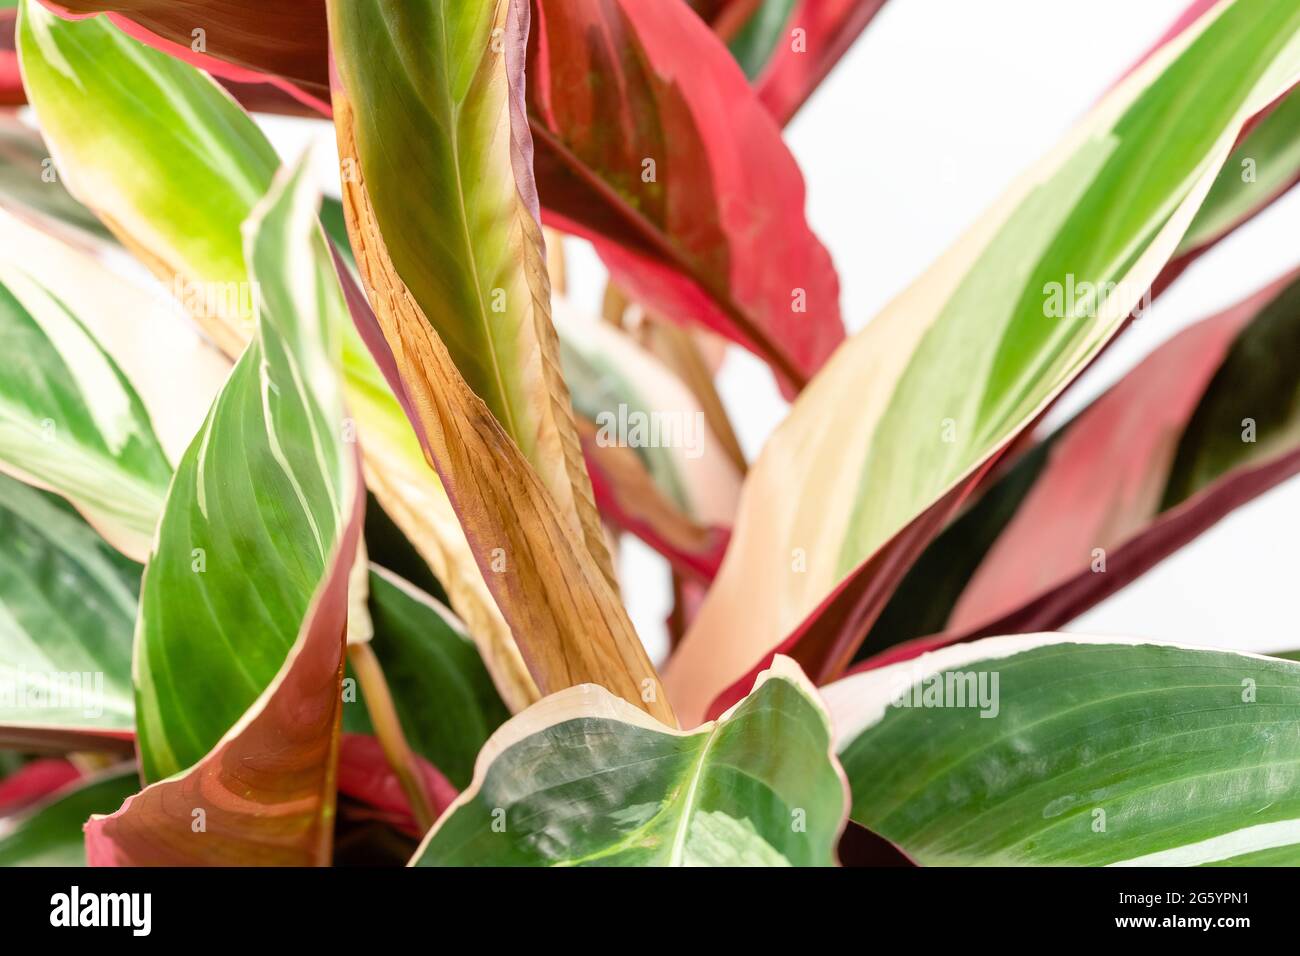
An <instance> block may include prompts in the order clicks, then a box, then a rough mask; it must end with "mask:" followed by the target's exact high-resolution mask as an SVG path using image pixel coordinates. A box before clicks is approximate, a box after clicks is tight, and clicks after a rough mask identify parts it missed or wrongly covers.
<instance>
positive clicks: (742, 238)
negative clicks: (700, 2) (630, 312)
mask: <svg viewBox="0 0 1300 956" xmlns="http://www.w3.org/2000/svg"><path fill="white" fill-rule="evenodd" d="M536 10H537V13H538V15H537V22H536V23H535V24H534V28H533V31H532V36H531V38H530V50H529V68H528V78H529V82H528V104H529V117H530V120H531V126H532V129H533V136H534V140H535V142H536V146H537V152H536V157H535V159H536V164H537V178H538V183H539V188H540V191H541V196H542V203H543V206H544V207H545V209H546V211H547V213H548V218H550V219H551V220H552V221H553V222H554V224H555V225H557V226H558V227H560V228H562V229H564V230H566V231H569V232H576V233H578V234H580V235H583V236H585V237H587V238H589V239H591V240H592V241H593V243H594V244H595V246H596V250H597V252H599V253H600V255H601V258H602V259H603V260H604V261H605V264H606V265H607V266H608V267H609V269H610V271H611V273H612V274H613V276H614V278H615V280H616V281H617V282H618V284H619V285H620V286H621V287H623V288H624V289H626V290H628V291H629V292H630V293H632V294H633V295H634V296H635V297H636V298H638V299H639V300H641V301H642V302H644V303H646V304H647V305H650V306H652V307H653V308H654V309H655V311H657V312H659V313H662V314H663V315H665V316H667V317H669V318H671V319H673V320H674V321H682V322H685V321H694V322H698V323H702V324H703V325H705V326H707V327H708V328H711V329H713V330H715V331H717V332H720V333H721V334H723V335H725V336H727V337H728V338H730V339H732V340H733V341H735V342H738V343H740V344H741V345H744V346H745V347H746V348H749V349H750V350H751V351H753V352H754V353H755V354H757V355H758V356H760V357H761V358H763V359H764V360H766V361H767V362H768V363H769V364H770V365H771V366H772V367H773V369H774V370H775V371H776V372H777V374H778V375H779V377H780V378H781V380H782V382H783V383H784V384H785V385H786V386H787V387H788V388H793V389H794V390H797V389H798V388H800V387H802V385H803V384H804V383H805V382H806V381H807V380H808V378H809V377H810V376H811V375H812V374H813V373H814V372H816V371H817V369H818V368H820V367H821V365H822V363H823V362H825V360H826V358H827V357H828V356H829V355H830V353H831V352H832V351H833V350H834V348H835V347H836V346H837V345H838V344H839V343H840V341H841V340H842V339H843V337H844V329H843V325H842V323H841V320H840V311H839V280H838V278H837V276H836V274H835V270H834V268H833V266H832V265H831V261H830V257H829V255H828V254H827V252H826V250H825V249H824V248H823V247H822V245H821V243H820V242H819V241H818V240H817V238H816V237H815V236H814V235H813V234H812V232H811V230H810V229H809V228H808V224H807V221H806V219H805V218H804V187H803V179H802V177H801V176H800V174H799V169H798V167H797V165H796V164H795V162H794V159H793V157H791V155H790V153H789V151H788V150H787V149H786V147H785V145H784V144H783V143H782V141H781V135H780V131H779V129H778V128H777V126H776V125H775V123H773V122H772V120H771V118H770V117H769V116H767V115H766V114H765V111H764V108H763V106H762V104H761V103H759V101H758V99H757V97H756V96H755V95H754V93H753V91H752V90H750V89H749V87H748V85H747V83H746V82H745V77H744V74H743V73H742V72H741V71H740V69H738V67H737V65H736V63H735V61H734V60H733V59H732V58H731V56H730V55H729V54H728V53H727V50H726V48H725V47H724V46H723V45H722V43H721V42H719V40H718V38H717V37H716V36H714V35H713V34H712V33H711V32H710V31H709V30H708V29H707V28H706V27H705V25H704V24H703V23H701V22H700V21H699V19H698V18H696V17H695V16H694V15H693V14H692V13H691V11H690V10H689V9H687V7H686V5H685V4H682V3H669V4H645V3H639V2H636V0H563V2H545V0H544V2H539V3H537V4H536ZM593 77H599V78H600V80H599V82H593V81H592V78H593Z"/></svg>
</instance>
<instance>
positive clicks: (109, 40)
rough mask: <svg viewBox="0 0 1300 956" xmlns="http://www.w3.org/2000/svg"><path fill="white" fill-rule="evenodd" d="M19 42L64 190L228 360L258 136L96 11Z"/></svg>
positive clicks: (380, 388) (380, 412)
mask: <svg viewBox="0 0 1300 956" xmlns="http://www.w3.org/2000/svg"><path fill="white" fill-rule="evenodd" d="M304 9H305V8H304ZM20 41H21V46H22V62H23V70H24V78H25V81H26V84H27V90H28V94H29V96H30V97H31V100H32V105H33V107H34V109H35V110H36V113H37V115H38V117H39V119H40V122H41V128H42V130H43V132H44V135H45V138H46V141H47V142H48V143H49V144H50V146H51V150H52V151H53V152H54V153H55V155H56V157H57V159H58V163H57V168H58V169H59V171H60V175H61V176H63V177H64V178H65V181H66V184H67V185H68V186H69V188H70V189H71V190H72V192H73V194H74V195H75V196H76V197H77V198H78V199H79V200H81V201H82V202H84V203H85V204H86V205H88V206H89V207H90V208H91V209H93V210H94V211H95V212H96V214H97V215H98V216H99V217H100V218H101V219H102V220H103V221H104V222H105V223H106V224H108V225H109V226H110V227H111V228H112V229H113V231H114V233H115V234H116V235H117V236H118V237H119V238H120V239H121V240H122V241H123V243H124V244H126V245H127V246H128V247H129V248H131V249H133V250H134V251H135V252H136V253H137V254H138V255H139V257H140V258H141V260H142V261H143V262H144V263H145V264H146V265H147V266H149V267H150V268H151V269H152V270H153V271H154V273H155V274H156V275H157V276H158V277H159V279H160V280H161V281H162V282H163V283H164V284H165V285H167V286H168V288H169V289H171V290H172V292H173V293H174V294H175V296H176V297H177V298H178V299H179V300H180V301H181V303H182V305H183V306H184V307H185V308H186V309H187V310H188V311H189V312H190V313H191V314H192V315H194V317H195V318H196V319H197V320H198V321H199V322H200V323H201V324H202V325H203V327H204V328H205V330H206V331H207V332H208V334H209V335H210V337H211V338H212V339H213V340H214V341H216V342H217V343H219V344H220V345H221V347H222V348H223V350H224V351H225V352H226V354H227V355H229V356H231V357H232V358H234V357H237V356H238V355H239V354H240V353H241V352H242V350H243V348H244V345H245V343H246V342H247V341H248V338H249V335H250V334H251V331H252V318H253V307H254V305H255V297H256V295H257V292H258V290H257V289H256V287H255V286H254V285H253V284H252V282H251V280H250V277H249V274H248V269H247V266H246V265H245V263H244V257H243V247H242V239H241V236H240V226H241V224H242V223H243V221H244V220H245V219H246V218H247V217H248V215H249V214H250V213H251V212H252V209H253V205H254V203H256V202H257V201H258V200H259V199H260V198H261V197H262V196H263V195H264V194H265V193H266V191H267V190H268V189H269V187H270V184H271V179H272V177H273V175H274V173H275V169H276V166H277V164H278V160H277V158H276V156H275V152H274V150H273V149H272V147H271V145H270V143H269V142H268V141H267V139H266V137H265V136H264V135H263V134H262V132H261V131H260V130H259V129H258V127H257V125H256V124H255V123H254V122H253V121H252V119H251V118H249V117H248V115H247V114H245V113H244V112H242V111H241V110H240V109H239V108H238V107H237V106H235V105H234V104H233V103H231V101H230V99H229V97H228V96H227V95H226V94H225V93H223V92H222V91H221V90H220V89H218V88H217V87H216V85H215V84H213V83H212V82H211V81H210V80H209V79H208V78H207V77H205V76H204V75H203V74H202V73H200V72H199V71H198V70H197V69H195V68H194V67H191V66H189V65H187V64H185V63H182V62H180V61H178V60H174V59H172V58H170V57H168V56H167V55H165V54H163V53H159V52H157V51H156V50H152V49H149V48H148V47H146V46H143V45H141V44H139V43H137V42H135V41H134V40H132V39H130V38H128V37H125V36H124V35H122V34H121V33H120V31H118V30H117V29H115V28H114V27H113V26H112V25H111V24H110V23H109V22H107V21H106V20H105V18H103V17H99V18H94V19H90V20H80V21H64V20H60V19H58V18H56V17H54V16H53V15H51V14H49V13H48V12H46V11H45V10H44V9H43V8H41V7H39V6H37V5H35V4H33V3H31V2H30V0H25V2H24V6H23V25H22V31H21V35H20ZM324 55H325V53H324V50H323V49H322V52H321V56H322V61H323V58H324ZM142 102H144V103H147V104H148V108H147V109H142V108H141V107H140V104H141V103H142ZM180 224H185V225H184V228H181V225H180ZM195 224H201V226H202V227H201V228H196V227H195ZM322 281H323V280H322ZM343 349H344V375H345V386H346V389H347V399H348V404H349V407H350V408H351V409H352V413H353V414H354V415H355V416H356V422H357V430H358V431H359V432H360V438H361V440H362V444H363V448H364V453H365V459H366V476H367V481H368V483H369V485H370V487H371V489H372V490H373V491H374V493H375V495H376V496H377V497H378V498H379V500H380V501H381V503H382V504H383V506H384V508H385V510H387V511H388V513H389V514H390V515H392V517H393V518H394V520H395V521H396V522H397V523H398V524H399V526H400V527H401V528H402V530H403V531H404V532H405V533H406V534H407V536H408V537H409V538H410V539H411V541H412V542H414V543H415V545H416V546H417V547H418V548H419V549H420V553H421V554H422V555H423V556H424V558H425V560H427V561H428V562H429V564H430V566H431V567H432V568H433V569H434V572H435V573H436V574H437V575H438V578H439V580H441V581H442V582H443V583H444V585H445V586H446V587H447V589H448V592H449V596H450V599H451V602H452V606H453V607H454V608H455V609H456V611H457V613H458V614H459V615H460V616H461V618H462V619H464V620H465V621H466V622H467V623H468V625H469V627H470V630H471V633H472V634H473V636H474V639H475V641H476V642H477V643H478V644H479V647H480V650H481V651H482V653H483V656H484V660H485V661H486V663H487V665H488V668H489V670H490V671H491V672H492V675H493V678H494V680H495V681H496V682H497V686H498V687H499V688H500V689H501V692H502V695H503V696H504V698H505V699H506V700H507V702H508V703H509V704H510V705H511V707H512V708H516V709H519V708H522V707H525V706H527V705H528V703H529V702H531V701H532V700H535V699H536V697H537V689H536V686H535V685H534V684H533V682H532V679H531V678H530V677H529V675H528V671H527V669H526V668H525V667H524V664H523V661H522V659H521V658H520V655H519V651H518V649H517V648H516V647H515V645H514V643H513V641H512V639H511V635H510V630H509V628H508V627H507V626H506V623H505V621H504V619H503V618H502V617H501V614H500V612H499V611H498V610H497V608H496V605H495V602H494V600H493V598H492V596H491V594H490V593H489V591H488V589H487V586H486V584H485V583H484V581H483V576H482V574H481V573H480V571H479V569H478V567H477V565H476V563H475V560H474V556H473V553H472V552H471V551H470V549H469V545H468V543H467V542H466V540H465V536H464V533H463V532H462V531H461V529H460V525H459V523H458V521H457V519H456V516H455V514H454V512H453V511H452V509H451V506H450V503H449V502H448V501H447V498H446V495H445V494H444V493H443V491H442V489H441V487H439V485H438V481H437V478H436V476H435V475H433V474H432V473H431V472H430V471H429V468H428V466H427V465H426V464H425V461H424V456H423V453H422V451H421V448H420V445H419V442H418V441H417V440H416V438H415V436H414V435H413V434H412V432H411V428H410V425H409V424H408V422H407V420H406V416H405V414H404V412H403V409H402V406H401V404H400V403H399V401H398V400H397V398H396V397H395V396H394V394H393V392H392V391H391V390H390V389H389V386H388V384H387V383H386V382H385V378H384V376H383V375H382V374H381V373H380V371H379V369H378V368H377V367H376V365H375V363H374V361H373V359H372V358H371V356H370V354H369V351H368V350H367V348H366V346H365V345H364V344H363V343H362V341H361V340H360V338H359V337H358V335H357V334H356V331H355V330H354V329H352V328H350V327H349V328H348V329H347V330H345V332H344V342H343ZM186 443H188V439H187V440H186Z"/></svg>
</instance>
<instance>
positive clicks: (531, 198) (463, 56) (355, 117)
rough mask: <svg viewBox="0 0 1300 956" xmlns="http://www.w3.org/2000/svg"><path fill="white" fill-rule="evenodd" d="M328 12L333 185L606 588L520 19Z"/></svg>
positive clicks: (375, 8) (605, 560)
mask: <svg viewBox="0 0 1300 956" xmlns="http://www.w3.org/2000/svg"><path fill="white" fill-rule="evenodd" d="M329 9H330V16H331V28H332V29H331V36H332V37H333V41H334V51H335V58H336V64H337V67H338V73H339V78H340V82H341V84H342V85H343V89H345V90H346V93H343V92H336V94H335V95H336V97H337V99H338V100H339V101H340V102H337V103H336V109H337V110H338V112H339V114H340V129H341V130H343V129H344V127H346V133H347V136H348V137H350V138H349V139H345V138H344V136H343V135H342V133H341V135H340V149H339V155H340V156H342V157H343V164H344V179H345V180H346V179H349V178H351V177H352V173H351V170H350V166H352V165H356V166H358V167H359V170H358V172H357V174H356V175H358V176H364V178H365V183H366V191H367V198H368V201H369V204H370V206H371V208H372V210H373V215H374V225H375V228H377V229H378V230H379V232H380V233H381V234H382V242H383V244H384V247H385V249H386V250H387V254H388V256H389V258H390V259H391V260H392V264H393V268H394V269H395V271H396V273H397V277H398V278H399V279H400V281H401V282H402V284H403V286H404V287H405V290H406V292H407V293H408V294H409V295H410V297H411V299H412V300H413V301H412V304H413V305H414V306H415V308H416V309H417V310H418V312H419V314H420V315H421V316H422V317H423V319H424V321H425V322H426V323H427V324H428V325H429V326H430V327H431V328H432V330H433V332H434V333H435V334H436V335H437V336H438V337H439V338H440V339H441V340H442V342H443V343H444V344H445V345H446V347H447V351H448V354H449V355H450V356H451V358H452V361H453V362H455V364H456V367H457V369H458V370H459V372H460V374H461V376H462V377H463V378H464V379H465V383H466V384H467V385H468V386H469V387H470V389H472V390H473V392H474V394H475V395H477V396H478V397H479V398H480V399H482V400H483V402H484V403H485V404H486V405H487V407H488V408H489V409H490V410H491V411H492V414H493V415H494V416H496V419H497V421H499V422H500V423H501V426H502V428H503V429H504V430H505V432H506V434H508V435H509V436H510V437H511V438H512V439H513V440H514V442H515V444H516V445H518V446H519V450H520V451H521V452H523V454H524V457H525V458H527V459H528V461H529V462H530V463H531V464H532V466H533V468H534V469H535V470H536V471H537V473H538V475H539V476H540V477H541V479H542V483H543V484H544V485H545V486H546V489H547V490H548V491H549V492H550V494H551V496H552V497H553V498H554V499H555V502H556V504H557V505H558V506H559V508H560V510H561V513H563V514H565V515H566V516H567V517H569V519H570V521H571V522H572V524H573V526H574V528H575V530H576V531H577V532H578V533H579V534H580V535H582V537H583V538H584V540H585V541H586V544H587V547H588V550H590V551H591V554H592V558H593V559H594V560H595V561H596V563H597V564H598V565H599V566H600V567H601V569H602V570H603V571H604V572H605V574H606V577H607V578H608V579H609V581H610V583H611V585H614V584H615V579H614V572H613V566H612V564H611V563H610V559H609V555H608V553H607V550H606V547H605V540H604V535H603V532H602V530H601V527H600V521H599V518H598V516H597V513H596V507H595V504H594V502H593V501H592V497H591V484H590V481H589V480H588V478H587V473H586V471H585V469H584V468H583V465H582V452H581V448H580V446H579V442H578V437H577V432H576V429H575V427H574V424H573V413H572V410H571V408H570V405H569V394H568V390H567V388H566V387H565V384H564V379H563V377H562V375H561V374H560V365H559V353H558V346H557V344H556V340H555V330H554V328H553V327H552V325H551V317H550V284H549V280H548V278H547V273H546V258H545V251H544V244H543V239H542V231H541V224H540V222H539V221H538V218H537V215H538V213H537V193H536V186H535V185H534V183H533V178H532V168H531V165H532V164H531V162H530V160H531V151H532V150H531V143H530V141H529V137H528V131H527V126H526V121H525V120H524V118H523V116H522V113H521V111H522V102H521V100H522V95H523V93H522V82H523V76H522V72H521V71H522V69H523V60H522V48H521V49H519V50H517V51H515V52H514V54H513V55H512V54H511V52H510V51H508V50H507V49H506V47H507V45H508V44H516V45H521V44H522V42H523V33H524V32H526V31H527V12H526V7H523V6H520V4H519V2H515V3H502V4H497V5H495V6H488V5H483V4H477V5H475V4H443V3H440V2H431V0H417V2H413V3H408V4H404V5H401V6H394V5H392V4H384V3H377V2H374V0H363V2H356V3H351V2H349V3H342V4H330V5H329ZM512 9H517V10H519V11H523V12H522V13H514V14H512V13H511V10H512ZM511 16H516V17H522V19H521V20H519V22H518V23H517V24H516V23H514V22H510V21H509V19H508V18H509V17H511ZM516 31H518V35H515V34H516ZM412 197H417V198H416V199H415V200H414V201H413V198H412ZM345 208H346V206H345ZM350 229H351V231H352V233H353V236H354V241H353V245H354V247H356V248H360V249H361V250H362V256H361V258H362V260H363V262H362V263H361V266H362V271H363V274H366V275H367V278H369V279H371V280H372V284H374V285H375V286H376V288H377V289H379V291H380V292H388V291H389V290H388V289H387V288H386V287H382V286H379V284H378V283H377V282H375V281H374V280H375V279H377V278H378V277H376V276H373V275H372V274H371V270H370V269H369V264H368V263H366V262H364V259H365V253H366V250H367V249H368V248H369V245H370V243H371V242H373V239H371V237H361V238H357V236H356V232H357V226H356V223H355V220H353V221H352V222H351V223H350ZM430 242H433V243H435V244H436V246H437V248H436V251H435V252H434V254H430V250H429V243H430Z"/></svg>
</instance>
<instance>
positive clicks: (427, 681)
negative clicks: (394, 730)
mask: <svg viewBox="0 0 1300 956" xmlns="http://www.w3.org/2000/svg"><path fill="white" fill-rule="evenodd" d="M370 616H371V619H372V621H373V622H374V628H375V633H374V637H372V638H371V641H370V646H371V647H372V648H373V649H374V652H375V654H376V656H378V658H379V660H380V663H381V664H382V665H383V668H384V677H385V678H386V679H387V681H388V688H389V690H390V691H391V692H392V695H393V702H394V704H395V705H396V707H397V716H398V718H399V720H400V721H401V724H402V730H403V732H404V733H405V734H406V739H407V742H408V743H410V745H411V749H412V750H414V751H415V752H416V753H418V754H419V755H420V756H422V757H424V758H425V759H426V760H428V761H429V762H430V763H432V764H433V765H434V766H435V767H437V768H438V769H439V770H440V771H441V772H442V773H443V775H444V776H445V777H446V778H447V779H448V780H450V781H451V782H452V783H453V784H454V785H455V786H456V787H457V788H458V789H463V788H464V787H466V786H468V785H469V782H470V778H471V777H472V776H473V773H474V758H475V756H476V755H477V754H478V752H479V750H480V749H482V747H483V744H484V743H486V742H487V739H488V737H489V736H491V734H492V732H493V731H494V730H496V729H497V728H498V727H499V726H501V724H502V723H504V722H505V721H506V719H507V718H508V717H509V716H510V712H509V711H508V710H506V707H505V705H504V704H503V703H502V702H501V698H500V696H499V695H498V694H497V691H496V688H495V687H493V685H492V678H491V677H490V676H488V672H487V670H486V669H485V668H484V666H483V661H482V659H481V658H480V657H479V655H478V651H477V650H476V649H475V647H474V643H473V641H471V640H470V639H469V637H468V636H467V635H466V634H465V632H464V630H463V628H462V626H461V624H460V622H458V621H457V620H456V619H455V618H453V617H452V616H451V613H450V612H449V611H447V610H446V609H444V608H443V607H442V606H441V605H439V604H438V603H437V602H436V601H434V600H433V599H432V598H430V597H429V596H428V595H426V594H423V593H421V592H420V591H418V590H416V589H415V588H414V587H412V586H411V585H409V584H407V583H406V582H405V581H403V580H402V579H401V578H398V577H396V576H394V575H392V574H390V573H389V572H387V571H385V570H384V569H382V568H377V567H373V566H372V568H371V572H370ZM359 689H360V688H358V690H359ZM343 729H344V730H345V731H348V732H351V733H373V729H372V727H371V724H370V718H369V715H368V713H367V711H366V704H365V700H364V698H363V697H362V696H361V695H360V694H358V698H357V700H356V701H355V702H353V701H348V702H347V706H346V707H345V708H344V711H343Z"/></svg>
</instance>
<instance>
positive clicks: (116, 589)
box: [0, 477, 140, 749]
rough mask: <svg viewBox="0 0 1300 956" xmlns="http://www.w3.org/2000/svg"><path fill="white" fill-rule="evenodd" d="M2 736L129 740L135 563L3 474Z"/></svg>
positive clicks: (11, 739)
mask: <svg viewBox="0 0 1300 956" xmlns="http://www.w3.org/2000/svg"><path fill="white" fill-rule="evenodd" d="M0 540H3V541H4V543H5V546H4V548H2V549H0V743H9V744H28V745H31V744H42V745H46V746H53V745H66V744H68V743H69V742H71V741H76V740H81V741H83V743H84V744H85V749H94V746H95V744H94V741H95V739H96V738H102V737H104V736H109V737H115V738H118V739H129V735H130V731H131V729H132V727H133V723H134V722H133V710H134V708H133V705H132V701H131V632H132V627H133V624H134V621H135V605H136V595H137V593H138V591H139V586H140V566H139V565H137V564H135V563H134V562H132V561H129V560H127V559H126V558H123V557H122V556H121V555H119V554H117V553H116V552H115V551H113V550H112V549H111V548H109V547H108V546H107V545H106V544H105V543H104V541H103V539H102V538H100V537H99V536H98V535H97V534H95V532H94V531H93V530H91V529H90V528H89V527H88V526H87V525H86V523H85V522H84V521H82V520H81V518H80V517H78V516H77V514H76V513H75V512H73V511H72V509H70V508H69V507H68V506H67V505H66V504H64V503H63V502H62V501H61V500H59V499H58V498H56V497H54V496H53V495H50V494H47V493H45V492H41V491H38V490H36V489H35V488H30V487H28V486H26V485H23V484H20V483H18V482H16V481H14V480H13V479H11V478H5V477H0Z"/></svg>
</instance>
